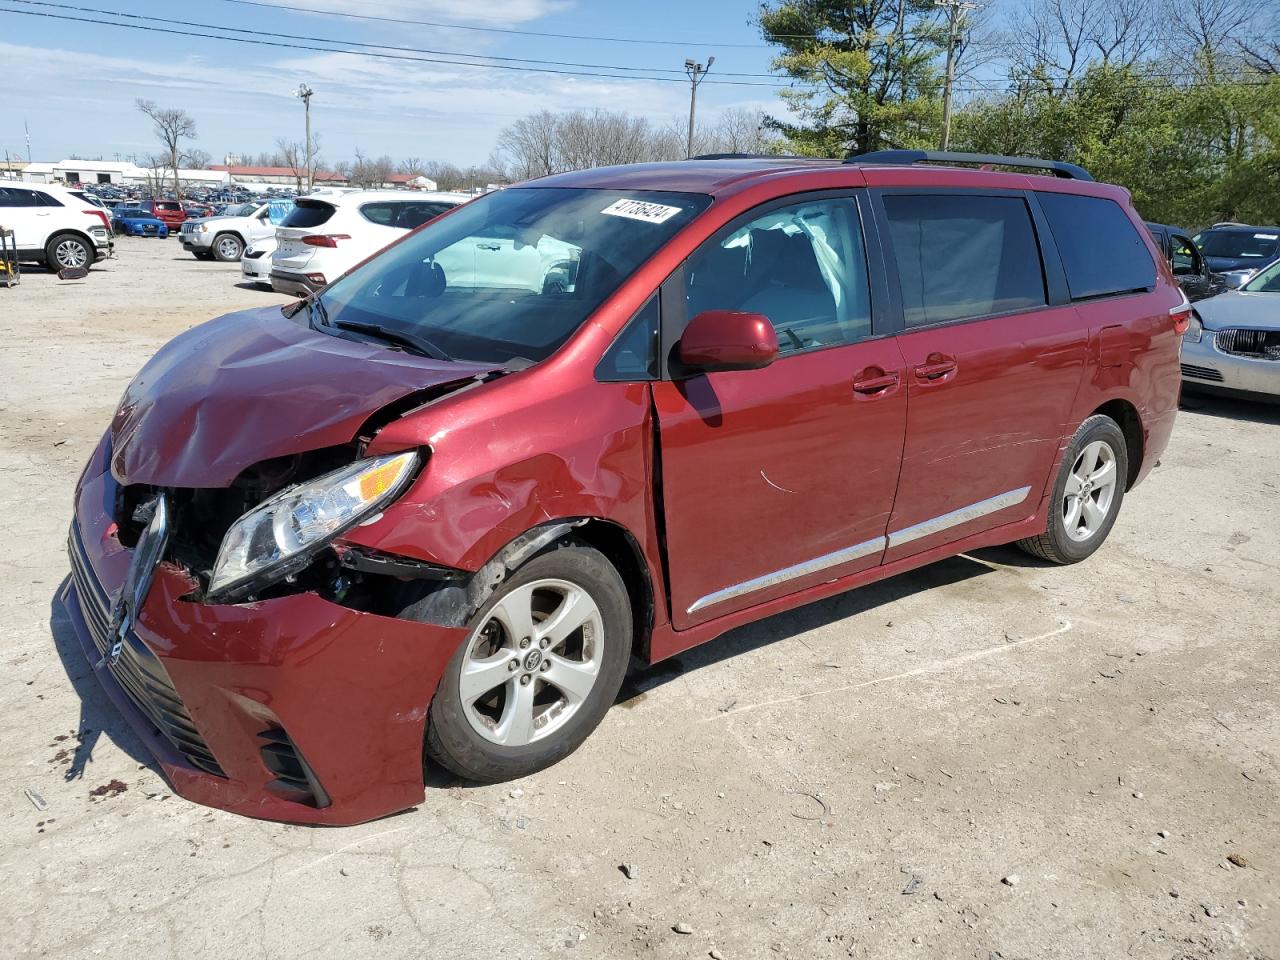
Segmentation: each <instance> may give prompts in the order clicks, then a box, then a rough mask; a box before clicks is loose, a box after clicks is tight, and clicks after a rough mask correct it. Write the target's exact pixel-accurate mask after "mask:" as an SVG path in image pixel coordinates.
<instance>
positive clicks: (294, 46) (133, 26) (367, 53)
mask: <svg viewBox="0 0 1280 960" xmlns="http://www.w3.org/2000/svg"><path fill="white" fill-rule="evenodd" d="M6 2H9V3H27V2H31V0H6ZM0 13H16V14H18V15H20V16H26V17H43V18H45V19H49V20H63V21H70V22H73V23H92V24H96V25H98V26H103V27H118V28H121V29H124V30H141V31H145V32H148V33H163V34H169V35H173V36H180V37H199V38H202V39H205V40H225V41H227V42H229V43H245V44H252V45H254V46H259V47H276V48H281V49H289V50H310V51H312V52H315V53H340V54H345V55H347V56H353V57H373V58H375V59H379V60H402V61H410V62H414V63H439V64H446V65H449V66H455V67H475V68H476V69H482V70H515V71H519V72H521V73H551V74H559V75H563V76H572V77H598V78H603V79H608V80H650V81H655V82H662V83H684V82H686V81H685V79H684V78H682V77H653V76H623V75H620V74H616V73H594V72H589V71H585V70H561V69H556V68H552V67H524V66H517V65H515V64H509V63H472V62H468V61H465V60H449V59H444V58H441V57H421V56H408V55H406V54H395V53H378V52H376V51H373V50H346V49H341V48H336V47H319V46H315V45H313V44H305V43H286V42H284V41H283V40H260V39H257V38H255V37H227V36H220V35H218V34H211V33H198V32H196V31H192V30H177V29H174V28H172V27H156V26H149V25H146V24H137V23H119V22H117V21H114V20H95V19H91V18H89V17H76V16H71V15H69V14H58V13H49V12H46V11H38V10H14V9H12V8H9V7H0ZM213 29H219V28H213ZM334 42H345V41H334ZM609 69H617V68H616V67H611V68H609ZM707 82H708V83H713V84H716V85H719V86H737V87H769V88H771V89H775V90H776V89H779V88H782V87H785V86H788V85H789V84H787V83H777V82H774V83H768V82H762V81H753V80H709V81H707Z"/></svg>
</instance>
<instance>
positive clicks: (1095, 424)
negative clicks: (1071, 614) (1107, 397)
mask: <svg viewBox="0 0 1280 960" xmlns="http://www.w3.org/2000/svg"><path fill="white" fill-rule="evenodd" d="M1097 442H1101V443H1103V444H1105V445H1106V446H1107V447H1108V448H1109V449H1110V451H1111V454H1112V456H1113V457H1114V464H1115V475H1116V482H1115V487H1114V491H1113V493H1112V495H1111V498H1110V501H1109V504H1108V506H1107V509H1106V516H1105V518H1104V519H1103V521H1102V522H1101V524H1100V525H1099V526H1098V527H1097V528H1096V529H1095V530H1093V531H1091V532H1090V533H1089V534H1088V535H1087V536H1086V537H1084V538H1083V539H1078V538H1077V537H1073V536H1071V535H1070V534H1069V533H1068V532H1067V522H1066V518H1065V516H1064V501H1065V500H1066V497H1067V483H1068V481H1070V479H1071V477H1072V474H1073V472H1074V471H1075V469H1076V466H1077V462H1078V461H1079V460H1080V458H1081V456H1082V455H1083V453H1084V451H1085V449H1086V448H1087V447H1089V446H1091V445H1092V444H1094V443H1097ZM1128 482H1129V448H1128V446H1127V444H1126V443H1125V439H1124V432H1123V431H1122V430H1121V429H1120V427H1119V425H1118V424H1117V423H1116V422H1115V421H1114V420H1112V419H1111V418H1110V417H1107V416H1103V415H1101V414H1097V415H1095V416H1092V417H1089V419H1087V420H1085V422H1084V423H1082V424H1080V429H1079V430H1077V431H1076V434H1075V436H1074V437H1072V438H1071V444H1070V446H1069V447H1068V448H1067V452H1066V453H1065V454H1064V455H1063V457H1062V465H1061V467H1060V468H1059V469H1058V478H1057V480H1056V481H1054V484H1053V497H1052V499H1051V500H1050V502H1049V517H1048V521H1047V523H1046V525H1045V532H1044V533H1042V534H1040V535H1039V536H1036V537H1028V538H1027V539H1025V540H1019V541H1018V546H1019V547H1021V548H1022V549H1023V550H1025V551H1026V552H1027V553H1029V554H1031V555H1032V556H1033V557H1039V558H1040V559H1041V560H1048V561H1049V562H1051V563H1061V564H1068V563H1079V562H1080V561H1081V560H1084V559H1085V558H1086V557H1088V556H1090V555H1092V554H1093V552H1094V551H1095V550H1097V549H1098V548H1099V547H1100V546H1102V544H1103V543H1104V542H1105V541H1106V539H1107V536H1108V534H1110V533H1111V528H1112V527H1113V526H1114V525H1115V522H1116V517H1117V516H1119V515H1120V507H1121V506H1122V505H1123V503H1124V492H1125V487H1126V486H1127V485H1128Z"/></svg>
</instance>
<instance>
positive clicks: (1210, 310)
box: [1196, 290, 1280, 330]
mask: <svg viewBox="0 0 1280 960" xmlns="http://www.w3.org/2000/svg"><path fill="white" fill-rule="evenodd" d="M1196 312H1197V313H1198V314H1200V319H1201V321H1203V323H1204V325H1205V328H1206V329H1208V330H1221V329H1223V328H1224V327H1254V328H1257V329H1262V330H1280V293H1249V292H1248V291H1244V290H1228V291H1226V292H1225V293H1220V294H1218V295H1217V296H1216V297H1210V298H1209V299H1208V300H1201V301H1200V302H1199V303H1197V304H1196Z"/></svg>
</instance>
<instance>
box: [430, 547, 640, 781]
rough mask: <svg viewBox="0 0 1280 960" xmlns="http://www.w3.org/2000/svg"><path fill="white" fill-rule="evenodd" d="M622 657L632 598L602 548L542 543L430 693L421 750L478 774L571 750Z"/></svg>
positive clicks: (505, 771)
mask: <svg viewBox="0 0 1280 960" xmlns="http://www.w3.org/2000/svg"><path fill="white" fill-rule="evenodd" d="M630 656H631V609H630V602H629V600H628V597H627V592H626V588H625V586H624V585H623V583H622V579H621V577H619V576H618V573H617V571H616V570H615V569H614V568H613V566H612V564H610V563H609V561H608V560H607V559H606V558H605V557H604V555H603V554H601V553H599V552H598V551H596V550H594V549H592V548H591V547H588V546H586V545H585V544H577V543H574V542H568V543H566V544H563V545H561V546H559V547H558V548H553V549H551V550H549V551H547V552H545V553H542V554H539V555H538V556H536V557H534V558H533V559H532V560H530V561H528V562H527V563H526V564H525V565H524V566H523V567H521V568H520V569H519V570H517V571H516V572H515V573H514V574H513V575H512V576H511V577H510V578H509V579H508V580H506V581H504V582H503V583H502V584H501V585H500V586H499V587H498V589H497V592H496V593H495V595H494V597H493V598H491V599H490V600H489V602H488V603H486V604H485V606H484V607H483V608H481V610H480V612H479V613H478V614H476V616H475V617H473V618H472V621H471V632H470V634H469V636H468V637H467V639H466V641H465V642H463V643H462V644H461V645H460V647H459V648H458V651H457V652H456V653H455V654H454V656H453V658H452V659H451V660H450V662H449V666H448V668H447V669H446V671H445V675H444V677H443V678H442V679H441V681H440V687H439V689H438V690H437V691H436V696H435V699H434V700H433V701H432V703H431V711H430V716H429V718H428V721H427V753H428V754H429V755H430V756H431V757H432V758H433V759H434V760H436V761H437V762H439V763H440V764H442V765H443V766H445V767H447V768H449V769H450V770H452V771H453V772H455V773H457V774H459V775H461V776H463V777H466V778H468V779H470V780H477V781H495V780H509V779H513V778H515V777H522V776H526V775H528V774H530V773H533V772H534V771H536V770H541V769H542V768H544V767H548V766H550V765H551V764H553V763H555V762H556V761H558V760H560V759H562V758H563V757H565V756H567V755H568V754H570V753H572V752H573V751H574V750H575V749H577V747H578V745H579V744H581V743H582V741H583V740H585V739H586V738H587V735H588V734H590V733H591V731H592V730H594V729H595V727H596V726H597V725H598V724H599V723H600V721H601V719H602V718H603V717H604V715H605V713H606V712H607V711H608V709H609V707H610V705H611V704H612V703H613V700H614V698H615V697H616V696H617V693H618V689H619V687H620V686H621V685H622V678H623V675H624V674H625V672H626V667H627V662H628V660H629V658H630Z"/></svg>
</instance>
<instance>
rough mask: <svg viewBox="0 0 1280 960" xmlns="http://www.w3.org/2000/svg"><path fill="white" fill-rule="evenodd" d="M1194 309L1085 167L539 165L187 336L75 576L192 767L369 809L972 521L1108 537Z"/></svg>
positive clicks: (946, 550)
mask: <svg viewBox="0 0 1280 960" xmlns="http://www.w3.org/2000/svg"><path fill="white" fill-rule="evenodd" d="M965 164H970V165H972V164H977V165H979V166H981V167H982V168H981V169H966V168H965ZM1189 318H1190V307H1189V305H1188V304H1187V302H1186V300H1185V298H1184V297H1183V295H1182V294H1181V292H1180V291H1179V289H1178V287H1177V285H1176V283H1175V282H1174V280H1173V278H1172V276H1171V275H1170V273H1169V269H1168V266H1167V265H1166V264H1165V261H1164V258H1163V257H1162V256H1160V255H1159V252H1158V251H1157V250H1156V249H1155V248H1154V246H1153V245H1152V242H1151V240H1150V239H1149V237H1148V235H1147V232H1146V230H1145V229H1144V228H1143V225H1142V221H1141V220H1140V219H1139V217H1138V216H1137V214H1136V213H1135V212H1134V210H1133V208H1132V207H1131V205H1130V202H1129V197H1128V194H1127V193H1126V192H1125V191H1124V190H1123V189H1121V188H1118V187H1113V186H1106V185H1102V184H1098V183H1094V182H1093V181H1092V180H1091V178H1090V177H1089V176H1088V175H1087V174H1086V173H1085V172H1084V171H1083V170H1080V169H1079V168H1077V167H1073V166H1070V165H1067V164H1061V163H1049V162H1043V161H1031V160H1023V159H1018V158H1008V157H983V156H972V155H963V154H931V153H921V152H910V151H893V152H888V153H880V154H872V155H867V156H860V157H854V158H851V159H850V160H849V161H845V162H840V161H811V160H803V159H794V158H748V157H721V158H713V159H703V160H693V161H685V162H678V163H661V164H640V165H636V166H626V167H615V168H608V169H601V170H589V171H584V172H579V173H570V174H563V175H559V176H553V177H548V178H545V179H541V180H534V181H530V182H528V183H525V184H521V185H519V186H517V187H513V188H510V189H507V190H502V191H499V192H496V193H491V194H489V195H487V196H485V197H482V198H480V199H477V200H475V201H473V202H471V203H468V204H465V205H463V206H461V207H458V208H456V209H455V210H454V211H451V212H450V213H448V214H446V215H444V216H442V217H440V218H439V219H437V220H434V221H432V222H431V223H429V224H427V225H425V226H423V227H421V228H419V229H418V230H416V231H414V232H412V233H410V234H407V235H406V236H405V238H404V239H402V240H400V241H398V242H397V243H395V244H393V245H392V246H390V247H388V248H386V249H385V250H383V251H382V252H381V253H379V254H377V255H376V256H374V257H372V258H371V259H369V260H368V261H366V262H365V263H363V264H362V265H360V266H358V267H356V268H355V269H353V270H352V271H351V272H350V273H348V274H347V275H345V276H344V277H342V278H340V279H339V280H337V281H336V282H334V283H332V284H331V285H329V286H328V287H326V288H324V289H323V290H321V291H320V292H318V293H316V294H313V295H312V296H311V297H309V298H307V299H306V300H302V301H298V302H296V303H293V304H291V305H289V306H287V307H285V308H283V309H281V308H278V307H266V308H262V309H255V310H248V311H245V312H242V313H236V314H232V315H230V316H226V317H223V318H221V319H218V320H214V321H212V322H210V323H206V324H203V325H201V326H198V327H196V328H194V329H192V330H189V331H188V332H186V333H184V334H182V335H181V336H179V337H177V338H176V339H174V340H173V341H172V342H171V343H169V344H168V345H167V346H165V347H164V348H163V349H161V350H160V352H159V353H158V354H156V356H155V357H154V359H152V360H151V361H150V362H149V363H148V364H147V365H146V366H145V367H144V368H143V369H142V371H141V372H140V373H139V374H138V376H137V378H136V379H135V380H134V381H133V383H132V384H131V385H130V386H129V388H128V390H127V391H126V393H125V395H124V397H123V399H122V400H121V403H120V407H119V410H118V411H117V412H116V414H115V417H114V420H113V421H112V423H111V426H110V429H109V430H107V432H106V433H105V434H104V436H103V438H102V441H101V443H100V444H99V446H98V448H97V450H96V451H95V452H94V453H93V455H92V457H91V458H90V460H89V464H88V466H87V467H86V468H85V470H84V474H83V476H82V477H81V479H80V482H79V484H78V485H77V492H76V503H75V520H74V522H73V524H72V528H71V537H70V552H71V560H72V571H73V576H72V577H71V579H70V580H69V582H68V586H67V587H66V590H65V594H64V599H65V603H66V606H67V609H68V612H69V615H70V617H71V619H72V621H73V622H74V623H75V624H76V625H77V628H78V630H79V633H80V637H81V640H82V642H83V644H84V647H85V650H86V652H87V654H88V656H89V658H90V661H91V662H92V663H93V665H94V672H95V674H96V675H97V676H98V678H99V679H100V680H101V682H102V684H103V686H104V687H105V688H106V690H107V692H108V693H109V694H110V696H111V697H112V699H113V700H114V701H115V703H116V705H117V706H118V708H119V709H120V710H121V712H122V713H123V714H124V715H125V716H126V717H127V718H128V719H129V720H130V722H131V723H132V724H133V726H134V727H135V728H136V729H137V731H138V732H139V734H140V736H142V737H143V738H144V740H145V741H146V743H147V744H148V746H149V748H150V750H151V751H153V752H154V754H155V756H156V758H157V760H158V761H159V763H160V765H161V767H162V768H163V770H164V771H165V774H166V775H167V777H168V778H169V779H170V780H171V782H172V784H173V786H174V789H175V790H176V791H177V792H178V793H180V794H181V795H183V796H185V797H188V798H190V799H192V800H196V801H198V802H201V803H206V804H210V805H212V806H216V807H221V808H224V809H227V810H233V811H236V812H240V813H244V814H248V815H251V816H256V817H265V818H270V819H279V820H287V821H295V822H307V823H329V824H347V823H355V822H358V821H363V820H368V819H371V818H374V817H378V816H382V815H384V814H387V813H391V812H393V811H396V810H400V809H403V808H405V807H408V806H411V805H413V804H415V803H417V802H419V801H421V800H422V799H423V791H424V751H425V756H426V757H427V758H430V760H432V761H434V762H436V763H439V764H442V765H443V766H445V767H446V768H448V769H449V770H451V771H453V772H455V773H457V774H459V775H461V776H462V777H464V778H467V779H469V780H474V781H494V780H501V779H505V778H512V777H518V776H522V775H525V774H529V773H531V772H533V771H536V770H538V769H540V768H543V767H545V766H547V765H549V764H552V763H554V762H556V761H557V760H559V759H560V758H562V757H564V756H565V755H567V754H568V753H570V752H571V751H572V750H574V749H575V748H577V747H578V745H579V744H581V743H582V742H583V740H584V739H585V738H586V737H587V735H588V734H589V733H590V732H591V730H592V729H593V728H594V727H595V726H596V725H597V724H598V723H599V722H600V720H601V718H602V717H603V716H604V714H605V713H606V711H607V710H608V709H609V707H610V705H611V704H612V703H613V702H614V700H615V698H616V696H617V694H618V690H619V687H620V685H621V683H622V680H623V675H624V673H625V672H626V670H627V666H628V662H629V661H630V659H631V657H633V656H635V657H637V658H638V659H639V660H640V661H641V662H644V663H653V662H655V661H658V660H662V659H663V658H665V657H670V656H672V655H674V654H677V653H679V652H681V651H682V650H685V649H687V648H689V647H691V646H693V645H694V644H699V643H703V642H705V641H708V640H711V639H712V638H714V637H716V636H717V635H718V634H721V633H723V632H724V631H726V630H728V629H730V628H732V627H736V626H738V625H740V624H744V623H747V622H750V621H753V620H758V619H760V618H761V617H765V616H768V615H770V614H773V613H777V612H778V611H781V610H786V609H788V608H790V607H795V606H798V605H800V604H803V603H808V602H810V601H813V600H816V599H819V598H821V597H826V596H830V595H832V594H834V593H838V592H840V591H843V590H848V589H850V588H852V587H856V586H859V585H861V584H865V583H868V582H871V581H874V580H879V579H881V578H884V577H888V576H892V575H894V574H898V573H901V572H903V571H906V570H910V569H912V568H914V567H919V566H921V565H923V564H927V563H931V562H933V561H935V560H938V559H940V558H943V557H947V556H950V555H952V554H956V553H960V552H962V551H966V550H971V549H973V548H975V547H982V546H986V545H991V544H1003V543H1014V542H1016V543H1018V544H1020V545H1022V546H1023V547H1025V548H1026V549H1027V550H1029V551H1031V552H1032V553H1034V554H1035V555H1036V556H1038V557H1041V558H1043V559H1046V560H1050V561H1054V562H1058V563H1071V562H1075V561H1078V560H1082V559H1084V558H1085V557H1087V556H1089V555H1090V554H1091V553H1092V552H1093V551H1094V550H1096V549H1098V547H1099V546H1100V545H1101V544H1102V542H1103V541H1104V540H1105V539H1106V537H1107V534H1108V532H1109V531H1110V529H1111V527H1112V524H1114V523H1115V521H1116V516H1117V514H1118V512H1119V510H1120V506H1121V503H1122V501H1123V498H1124V496H1125V494H1126V492H1127V491H1128V490H1130V489H1131V488H1132V487H1133V486H1134V484H1136V483H1138V481H1140V480H1141V479H1142V478H1143V477H1144V476H1145V475H1146V473H1147V472H1148V471H1149V470H1150V469H1151V467H1152V465H1153V464H1154V463H1155V462H1156V459H1157V458H1158V457H1159V456H1160V453H1161V451H1162V450H1163V449H1164V448H1165V444H1166V442H1167V441H1168V439H1169V434H1170V431H1171V429H1172V427H1173V420H1174V414H1175V410H1176V407H1177V400H1178V390H1179V382H1180V372H1179V366H1178V353H1179V342H1180V335H1181V333H1182V332H1183V330H1184V329H1185V328H1186V325H1187V323H1188V322H1189Z"/></svg>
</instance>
